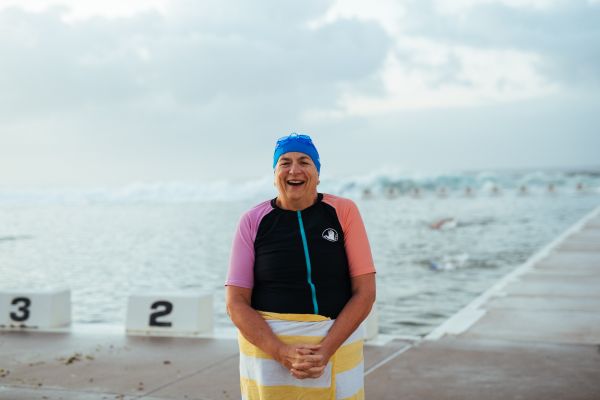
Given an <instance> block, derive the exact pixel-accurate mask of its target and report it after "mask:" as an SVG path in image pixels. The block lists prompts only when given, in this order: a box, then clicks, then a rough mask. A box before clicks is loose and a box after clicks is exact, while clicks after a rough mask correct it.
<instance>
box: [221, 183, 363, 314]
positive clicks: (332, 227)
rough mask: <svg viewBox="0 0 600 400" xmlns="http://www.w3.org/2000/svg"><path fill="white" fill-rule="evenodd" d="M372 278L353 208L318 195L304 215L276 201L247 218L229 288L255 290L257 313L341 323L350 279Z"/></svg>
mask: <svg viewBox="0 0 600 400" xmlns="http://www.w3.org/2000/svg"><path fill="white" fill-rule="evenodd" d="M373 272H375V266H374V264H373V257H372V255H371V249H370V246H369V241H368V239H367V233H366V230H365V227H364V224H363V222H362V218H361V216H360V214H359V212H358V208H357V207H356V205H355V204H354V202H352V201H351V200H349V199H345V198H342V197H338V196H333V195H329V194H321V193H319V194H318V197H317V201H316V202H315V204H313V205H312V206H310V207H308V208H306V209H304V210H301V211H290V210H283V209H281V208H279V207H278V206H277V204H276V201H275V199H273V200H269V201H265V202H263V203H260V204H258V205H257V206H255V207H254V208H252V209H251V210H250V211H248V212H246V213H245V214H244V215H243V216H242V218H241V220H240V222H239V225H238V228H237V230H236V233H235V237H234V240H233V249H232V252H231V259H230V264H229V272H228V275H227V280H226V282H225V284H226V285H231V286H239V287H244V288H250V289H252V303H251V306H252V307H253V308H254V309H256V310H260V311H269V312H278V313H294V314H319V315H323V316H325V317H329V318H336V317H337V316H338V314H339V313H340V312H341V310H342V309H343V308H344V306H345V305H346V303H347V302H348V300H349V299H350V297H351V296H352V287H351V277H355V276H358V275H362V274H368V273H373Z"/></svg>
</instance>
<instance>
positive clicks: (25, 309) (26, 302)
mask: <svg viewBox="0 0 600 400" xmlns="http://www.w3.org/2000/svg"><path fill="white" fill-rule="evenodd" d="M19 303H21V304H20V307H19V308H17V311H19V312H20V314H19V313H16V312H11V313H10V319H12V320H13V321H16V322H23V321H27V319H28V318H29V306H30V305H31V300H30V299H28V298H27V297H15V298H14V299H13V301H12V303H11V304H12V305H13V306H16V305H18V304H19Z"/></svg>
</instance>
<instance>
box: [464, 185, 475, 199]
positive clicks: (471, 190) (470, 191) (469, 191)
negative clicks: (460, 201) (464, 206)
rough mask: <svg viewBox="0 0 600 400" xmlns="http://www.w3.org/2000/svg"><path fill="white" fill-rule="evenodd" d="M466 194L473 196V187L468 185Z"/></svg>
mask: <svg viewBox="0 0 600 400" xmlns="http://www.w3.org/2000/svg"><path fill="white" fill-rule="evenodd" d="M465 196H467V197H471V196H473V189H471V187H470V186H467V187H466V188H465Z"/></svg>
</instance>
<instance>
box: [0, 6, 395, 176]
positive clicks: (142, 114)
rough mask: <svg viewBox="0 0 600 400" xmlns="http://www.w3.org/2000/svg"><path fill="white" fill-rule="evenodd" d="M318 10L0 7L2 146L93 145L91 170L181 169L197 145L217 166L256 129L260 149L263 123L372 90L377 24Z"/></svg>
mask: <svg viewBox="0 0 600 400" xmlns="http://www.w3.org/2000/svg"><path fill="white" fill-rule="evenodd" d="M327 7H328V3H326V2H322V1H316V0H313V1H306V2H302V3H301V4H300V3H297V2H281V1H265V2H258V3H252V4H250V3H247V2H245V1H242V0H240V1H229V2H216V1H214V2H190V1H180V2H173V3H172V4H171V8H169V9H167V11H166V12H165V13H161V12H158V11H144V12H140V13H137V14H134V15H130V16H126V17H121V18H108V17H104V16H95V17H91V18H87V19H74V20H72V19H68V18H65V16H67V15H69V10H68V9H67V8H64V7H63V8H60V7H54V8H50V9H47V10H44V11H38V12H32V11H25V10H22V9H20V8H18V7H11V8H5V9H1V10H0V58H1V60H0V124H2V135H3V138H4V139H5V141H4V142H5V143H14V146H12V147H11V152H13V154H14V153H15V150H16V154H18V153H19V151H20V152H22V153H23V154H31V150H30V149H27V148H26V146H27V144H26V143H39V142H51V143H55V144H54V145H51V146H50V148H48V149H47V152H48V154H51V152H52V151H53V150H56V154H63V153H64V152H61V151H60V150H61V146H63V144H64V143H69V146H68V147H69V148H72V149H73V151H72V152H71V153H70V154H71V155H69V154H67V155H66V159H67V160H68V159H72V160H73V162H72V164H73V165H77V163H79V161H80V160H79V158H78V157H76V156H75V155H74V154H76V153H78V154H95V153H99V154H100V155H98V156H93V155H90V156H89V158H90V159H96V161H95V162H94V167H93V168H95V169H98V170H99V169H101V168H102V167H101V166H102V164H105V163H107V162H108V163H122V164H123V167H124V168H125V167H126V164H131V163H136V159H139V163H140V164H141V163H143V162H144V160H148V159H156V160H159V161H160V162H161V164H163V165H164V164H168V165H170V166H171V167H172V168H174V169H175V173H184V174H185V173H187V175H190V174H191V173H190V172H189V171H190V169H191V168H190V166H191V165H194V163H193V162H192V161H190V160H193V157H195V156H197V154H199V153H201V154H204V155H203V157H206V159H207V165H211V164H214V163H215V162H216V163H217V164H219V163H222V162H223V161H222V160H220V159H219V157H218V156H216V155H215V154H218V153H219V149H222V148H223V147H227V146H230V145H231V138H232V137H236V140H237V141H238V143H237V144H238V145H239V146H240V150H238V152H241V151H242V150H241V149H246V150H252V149H256V148H257V147H258V146H259V145H263V143H262V142H261V138H264V140H265V141H267V143H269V147H270V146H271V141H272V140H273V135H274V134H275V135H282V134H284V133H285V132H288V131H289V130H295V129H299V130H300V129H302V127H303V126H306V124H305V122H303V115H304V112H305V111H306V110H308V109H312V108H321V107H325V108H327V107H333V106H334V104H335V103H336V102H337V99H338V97H339V94H340V93H341V91H342V88H343V87H345V86H354V85H356V86H357V87H362V88H366V89H367V90H369V91H371V92H373V91H374V92H376V91H378V90H381V85H382V83H381V81H380V80H378V79H376V78H374V76H376V73H377V71H378V70H379V69H380V67H381V64H382V63H383V61H384V59H385V55H386V54H387V52H388V50H389V47H390V45H391V42H390V40H389V37H388V35H387V34H386V33H385V31H384V30H383V29H382V28H381V27H380V26H379V25H378V24H376V23H374V22H363V21H358V20H350V19H347V20H339V21H336V22H333V23H331V24H327V25H324V26H321V27H314V26H311V24H310V22H311V21H312V20H313V19H315V18H317V17H319V16H320V14H321V13H323V12H325V10H326V9H327ZM41 127H45V129H44V128H41ZM41 136H50V137H52V138H53V140H47V141H46V140H41V139H40V137H41ZM3 148H4V150H0V157H2V156H4V155H5V153H7V152H8V150H7V147H3ZM6 156H7V158H5V159H4V160H5V161H6V160H8V159H12V160H13V161H14V164H13V165H18V164H19V162H18V160H16V159H15V158H14V157H9V155H8V154H6ZM127 157H129V160H127V161H125V159H126V158H127ZM242 157H243V156H242ZM63 162H64V160H63ZM49 163H50V164H51V162H50V161H49ZM67 164H68V162H67ZM148 168H149V169H152V168H153V167H152V166H149V167H148ZM51 169H52V167H50V170H51ZM133 169H135V168H129V170H130V171H131V170H133ZM156 169H157V170H158V169H159V167H156ZM62 173H64V171H63V170H61V172H60V174H62ZM197 173H198V174H209V171H199V172H197ZM57 174H59V172H57Z"/></svg>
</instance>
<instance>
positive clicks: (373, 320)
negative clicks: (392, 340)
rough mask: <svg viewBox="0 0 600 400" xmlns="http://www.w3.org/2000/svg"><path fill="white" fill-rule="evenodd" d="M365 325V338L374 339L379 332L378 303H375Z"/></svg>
mask: <svg viewBox="0 0 600 400" xmlns="http://www.w3.org/2000/svg"><path fill="white" fill-rule="evenodd" d="M364 325H365V339H366V340H373V339H375V337H376V336H377V335H378V333H379V315H378V314H377V303H375V304H373V308H371V312H370V313H369V315H368V316H367V318H366V319H365V322H364Z"/></svg>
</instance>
